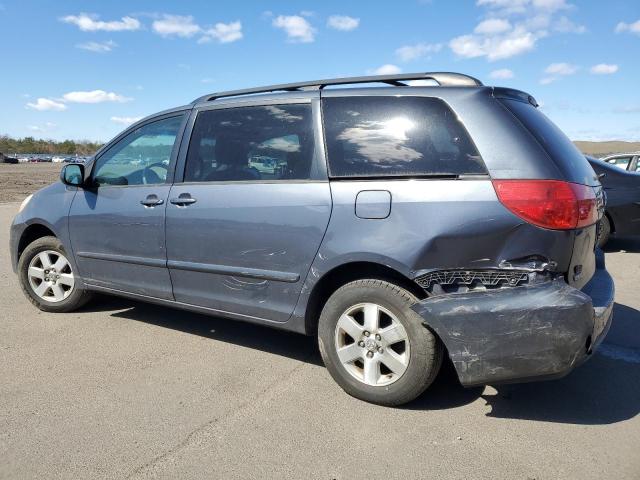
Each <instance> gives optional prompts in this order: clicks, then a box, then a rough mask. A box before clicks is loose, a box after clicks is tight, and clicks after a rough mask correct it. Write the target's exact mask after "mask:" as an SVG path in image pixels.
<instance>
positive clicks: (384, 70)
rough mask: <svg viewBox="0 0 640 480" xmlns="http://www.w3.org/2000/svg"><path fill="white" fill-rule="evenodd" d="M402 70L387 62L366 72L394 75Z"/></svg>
mask: <svg viewBox="0 0 640 480" xmlns="http://www.w3.org/2000/svg"><path fill="white" fill-rule="evenodd" d="M401 71H402V70H401V69H400V67H398V66H397V65H392V64H390V63H387V64H385V65H382V66H381V67H378V68H376V69H375V70H369V72H368V73H370V74H371V75H395V74H397V73H400V72H401Z"/></svg>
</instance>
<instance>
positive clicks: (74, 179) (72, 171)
mask: <svg viewBox="0 0 640 480" xmlns="http://www.w3.org/2000/svg"><path fill="white" fill-rule="evenodd" d="M60 180H62V183H64V184H65V185H69V186H71V187H80V186H82V184H83V183H84V165H80V164H78V163H72V164H69V165H65V166H64V167H62V170H61V171H60Z"/></svg>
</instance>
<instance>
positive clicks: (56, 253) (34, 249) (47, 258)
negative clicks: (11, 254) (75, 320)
mask: <svg viewBox="0 0 640 480" xmlns="http://www.w3.org/2000/svg"><path fill="white" fill-rule="evenodd" d="M18 274H19V275H20V286H21V287H22V291H23V292H24V294H25V295H26V297H27V299H28V300H29V301H30V302H31V303H33V304H34V305H35V306H36V307H38V308H39V309H40V310H43V311H45V312H71V311H73V310H76V309H77V308H80V307H81V306H82V305H84V304H85V303H86V302H87V301H88V300H89V298H90V294H89V292H86V291H85V290H83V289H81V288H79V287H78V286H77V284H76V275H75V272H74V271H73V269H72V267H71V263H70V262H69V259H68V258H67V253H66V251H65V249H64V247H63V246H62V243H60V241H59V240H58V239H57V238H56V237H50V236H49V237H42V238H39V239H38V240H35V241H34V242H32V243H31V244H29V245H28V246H27V248H25V249H24V252H22V255H21V256H20V261H19V263H18Z"/></svg>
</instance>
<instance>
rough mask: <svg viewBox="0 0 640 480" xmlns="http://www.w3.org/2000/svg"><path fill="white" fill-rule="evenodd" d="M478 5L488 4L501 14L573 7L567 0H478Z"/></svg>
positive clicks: (551, 11)
mask: <svg viewBox="0 0 640 480" xmlns="http://www.w3.org/2000/svg"><path fill="white" fill-rule="evenodd" d="M476 5H479V6H486V7H488V8H489V9H491V10H493V11H494V12H496V13H498V14H500V15H517V14H521V13H525V12H526V11H527V10H528V9H534V10H538V11H542V12H546V13H554V12H556V11H558V10H567V9H570V8H571V5H570V4H568V3H567V2H566V0H478V1H477V2H476Z"/></svg>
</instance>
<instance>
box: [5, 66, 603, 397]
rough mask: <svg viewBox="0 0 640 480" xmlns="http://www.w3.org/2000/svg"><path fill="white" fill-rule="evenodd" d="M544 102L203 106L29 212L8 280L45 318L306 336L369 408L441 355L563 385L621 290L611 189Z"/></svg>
mask: <svg viewBox="0 0 640 480" xmlns="http://www.w3.org/2000/svg"><path fill="white" fill-rule="evenodd" d="M413 80H420V81H421V82H419V83H421V86H417V85H416V84H415V83H414V82H412V81H413ZM425 81H427V82H426V83H427V84H426V85H425ZM356 84H360V85H356ZM537 106H538V105H537V103H536V101H535V99H534V98H533V97H532V96H531V95H528V94H526V93H524V92H521V91H517V90H512V89H507V88H498V87H489V86H484V85H483V84H482V83H481V82H480V81H479V80H477V79H475V78H473V77H469V76H467V75H462V74H456V73H421V74H406V75H404V74H403V75H389V76H375V77H358V78H341V79H333V80H323V81H315V82H302V83H295V84H285V85H274V86H269V87H264V88H251V89H246V90H235V91H230V92H222V93H218V94H210V95H205V96H203V97H201V98H198V99H197V100H195V101H194V102H193V103H191V104H188V105H186V106H183V107H178V108H174V109H171V110H167V111H164V112H161V113H159V114H156V115H152V116H150V117H147V118H145V119H143V120H141V121H139V122H137V123H136V124H134V125H132V126H131V127H129V128H128V129H127V130H125V131H124V132H122V133H121V134H120V135H118V136H117V137H116V138H115V139H113V140H112V141H111V142H109V143H107V144H106V145H105V146H104V147H102V148H101V149H100V150H99V151H98V152H97V153H96V154H95V155H94V156H93V157H92V158H91V159H89V160H88V161H87V162H86V163H85V164H84V165H80V164H70V165H65V166H64V167H63V169H62V172H61V181H60V182H58V183H55V184H53V185H50V186H48V187H46V188H44V189H42V190H40V191H38V192H37V193H35V194H33V195H31V196H29V197H28V198H27V199H25V201H24V202H23V203H22V205H21V207H20V212H19V213H18V215H17V216H16V218H15V220H14V222H13V225H12V227H11V258H12V262H13V267H14V269H15V271H16V272H17V274H18V276H19V280H20V284H21V286H22V289H23V290H24V293H25V294H26V297H27V298H28V299H29V300H30V301H31V302H32V303H33V304H34V305H35V306H36V307H38V308H40V309H41V310H44V311H48V312H69V311H72V310H74V309H77V308H79V307H80V306H82V305H84V304H85V302H87V301H88V300H89V299H90V297H91V294H92V293H94V292H100V293H106V294H113V295H120V296H124V297H130V298H134V299H138V300H142V301H146V302H153V303H156V304H160V305H164V306H166V307H174V308H180V309H185V310H191V311H195V312H201V313H204V314H208V315H214V316H217V317H225V318H228V319H233V320H243V321H247V322H254V323H259V324H263V325H269V326H272V327H276V328H281V329H285V330H291V331H294V332H300V333H303V334H306V335H317V338H318V343H319V347H320V351H321V354H322V358H323V360H324V362H325V365H326V367H327V369H328V370H329V373H330V374H331V375H332V377H333V378H334V379H335V381H336V382H337V383H338V384H339V385H340V386H341V387H342V388H343V389H344V390H345V391H346V392H347V393H349V394H351V395H353V396H355V397H357V398H360V399H363V400H366V401H369V402H374V403H378V404H383V405H399V404H402V403H405V402H408V401H410V400H412V399H414V398H415V397H417V396H418V395H420V394H421V393H422V392H423V391H424V390H425V389H426V388H427V387H428V386H429V385H430V384H431V382H432V381H433V379H434V377H435V376H436V374H437V373H438V370H439V369H440V366H441V364H442V362H443V359H445V358H448V359H449V360H450V361H451V362H452V364H453V366H454V368H455V370H456V372H457V375H458V377H459V379H460V382H461V383H462V384H463V385H465V386H472V385H482V384H496V383H501V382H514V381H529V380H534V379H544V378H554V377H559V376H562V375H564V374H566V373H568V372H569V371H571V370H572V369H573V368H575V367H576V366H577V365H579V364H580V363H581V362H582V361H584V360H585V359H586V358H588V356H589V355H590V354H591V352H593V350H594V348H596V346H597V345H598V343H599V342H600V341H601V340H602V338H603V337H604V335H605V334H606V332H607V330H608V328H609V325H610V322H611V314H612V306H613V294H614V286H613V282H612V279H611V277H610V276H609V274H608V273H607V271H606V270H605V265H604V258H603V256H602V254H601V252H600V251H596V241H597V238H598V227H597V225H598V222H599V220H600V218H601V216H602V214H603V210H604V198H603V191H602V187H601V185H600V183H599V181H598V178H597V177H596V175H595V174H594V172H593V170H592V169H591V167H590V166H589V164H588V162H587V160H586V159H585V157H584V156H583V155H582V154H581V153H580V152H579V151H578V150H577V149H576V148H575V147H574V145H573V144H572V143H571V142H570V141H569V140H568V139H567V137H566V136H565V135H564V134H563V133H562V132H561V131H560V130H559V129H558V128H557V127H556V126H555V125H554V124H553V123H552V122H551V121H549V120H548V119H547V118H546V117H545V116H544V115H543V114H542V113H541V112H540V111H539V110H538V108H537Z"/></svg>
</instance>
